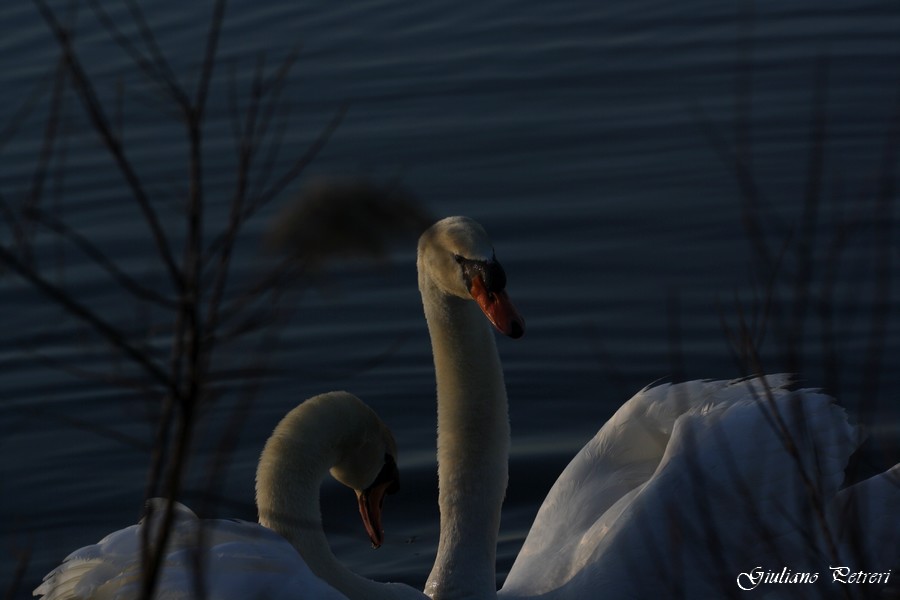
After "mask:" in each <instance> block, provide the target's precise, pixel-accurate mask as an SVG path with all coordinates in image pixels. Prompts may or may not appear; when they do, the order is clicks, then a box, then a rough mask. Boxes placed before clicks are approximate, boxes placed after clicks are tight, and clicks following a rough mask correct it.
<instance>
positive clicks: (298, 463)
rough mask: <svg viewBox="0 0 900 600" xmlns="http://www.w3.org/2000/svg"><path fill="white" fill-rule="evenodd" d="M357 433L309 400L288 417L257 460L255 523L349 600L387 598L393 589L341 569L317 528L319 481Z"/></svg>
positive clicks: (319, 523) (335, 414)
mask: <svg viewBox="0 0 900 600" xmlns="http://www.w3.org/2000/svg"><path fill="white" fill-rule="evenodd" d="M313 412H314V413H315V414H311V413H313ZM358 435H359V432H356V431H353V430H352V429H348V428H347V426H346V416H345V415H343V413H340V412H335V411H332V410H329V409H326V408H323V407H322V406H319V405H315V404H311V403H310V402H309V401H307V402H306V403H304V404H302V405H300V406H299V407H297V408H296V409H294V410H293V411H291V412H290V413H288V415H287V416H286V417H285V418H284V419H283V420H282V422H281V423H280V424H279V425H278V427H277V428H276V429H275V432H274V433H273V434H272V437H270V438H269V441H268V442H267V443H266V447H265V449H264V450H263V453H262V456H261V457H260V460H259V467H258V469H257V473H256V504H257V508H258V509H259V522H260V524H261V525H263V526H265V527H268V528H269V529H272V530H273V531H275V532H277V533H278V534H280V535H281V536H282V537H284V538H285V539H287V540H288V541H289V542H290V543H291V544H292V545H293V546H294V547H295V548H296V549H297V551H298V552H299V553H300V555H301V556H302V557H303V560H304V561H305V562H306V564H307V565H308V566H309V567H310V569H312V571H313V573H315V574H316V575H317V576H318V577H320V578H321V579H323V580H324V581H326V582H327V583H329V584H330V585H331V586H332V587H334V588H336V589H338V590H339V591H340V592H341V593H343V594H344V595H345V596H347V597H348V598H350V599H351V600H353V599H357V598H366V599H369V598H372V599H375V598H392V597H395V596H393V595H392V594H391V593H390V591H389V589H388V588H390V587H393V586H391V585H388V584H384V583H378V582H375V581H372V580H370V579H366V578H364V577H361V576H359V575H357V574H356V573H353V572H352V571H351V570H349V569H347V568H346V567H344V566H343V565H341V564H340V563H339V562H338V561H337V559H336V558H335V556H334V554H333V553H332V552H331V548H330V547H329V545H328V541H327V539H326V538H325V532H324V530H323V529H322V513H321V510H320V505H319V491H320V488H321V485H322V480H323V479H324V478H325V477H326V476H327V475H328V471H329V469H330V468H331V467H332V466H333V465H334V464H335V463H336V462H337V460H338V458H339V456H340V452H341V448H342V447H343V445H344V444H345V443H347V442H349V441H350V440H352V439H353V438H354V437H358ZM298 457H301V458H300V459H298Z"/></svg>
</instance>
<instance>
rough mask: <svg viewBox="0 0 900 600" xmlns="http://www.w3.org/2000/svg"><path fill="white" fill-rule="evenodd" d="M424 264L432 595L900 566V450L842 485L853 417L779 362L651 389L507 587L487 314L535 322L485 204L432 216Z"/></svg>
mask: <svg viewBox="0 0 900 600" xmlns="http://www.w3.org/2000/svg"><path fill="white" fill-rule="evenodd" d="M418 269H419V289H420V292H421V294H422V300H423V304H424V306H425V315H426V321H427V323H428V329H429V332H430V334H431V340H432V350H433V353H434V361H435V369H436V376H437V397H438V471H439V485H440V495H439V503H440V510H441V533H440V543H439V548H438V554H437V559H436V561H435V564H434V567H433V568H432V571H431V575H430V576H429V579H428V583H427V585H426V588H425V591H426V593H427V594H428V595H429V596H430V597H432V598H433V600H455V599H462V598H493V597H499V598H501V599H505V600H513V599H525V598H532V599H538V598H540V599H541V600H554V599H588V598H590V599H593V598H653V597H670V596H673V595H675V596H676V597H686V598H710V597H727V596H730V595H733V594H734V593H735V592H736V591H740V590H739V589H738V587H737V584H736V577H737V576H738V574H739V573H742V572H747V571H750V570H752V569H755V568H757V567H759V568H763V569H767V568H768V569H773V570H777V571H780V570H781V569H782V568H783V567H786V566H788V565H791V568H793V569H794V571H797V570H800V569H812V568H813V567H817V568H818V570H819V571H822V570H823V569H824V568H825V567H827V561H828V560H832V561H842V560H846V561H849V562H853V563H854V566H856V565H859V567H862V566H863V565H865V567H864V568H866V569H869V570H878V569H882V570H889V569H890V568H891V567H897V565H898V564H900V554H898V553H900V521H898V518H897V516H896V514H895V513H892V512H891V511H892V510H893V509H892V508H890V507H897V506H900V479H898V477H900V465H898V466H895V467H894V468H893V469H890V470H889V471H887V472H885V473H882V474H881V475H878V476H876V477H873V478H871V479H869V480H866V481H863V482H861V483H858V484H856V485H854V486H851V487H849V488H846V489H844V490H840V487H841V485H842V483H843V478H844V470H845V468H846V466H847V462H848V460H849V457H850V454H851V453H852V452H854V451H855V449H856V448H857V446H858V444H859V443H860V441H861V436H860V435H859V434H858V432H857V430H856V428H854V427H852V426H851V425H850V424H849V423H848V420H847V416H846V414H845V412H844V410H843V409H841V408H840V407H839V406H837V405H836V404H835V403H834V401H833V400H832V399H831V398H829V397H828V396H826V395H824V394H822V393H820V392H819V391H817V390H813V389H799V390H793V389H791V386H790V384H791V380H790V377H788V376H786V375H767V376H764V377H763V376H761V377H753V378H748V379H742V380H734V381H689V382H685V383H678V384H665V385H658V386H655V387H649V388H645V389H644V390H642V391H640V392H639V393H638V394H636V395H635V396H634V397H633V398H631V400H629V401H628V402H626V403H625V404H624V405H623V406H622V407H621V408H620V409H619V410H618V411H617V412H616V413H615V415H613V417H612V418H610V419H609V421H608V422H607V423H606V424H605V425H603V427H601V429H600V430H599V431H598V433H597V434H596V436H595V437H594V438H593V439H592V440H591V441H590V442H589V443H588V444H587V445H585V447H584V448H583V449H582V450H581V451H580V452H579V453H578V454H577V455H576V456H575V458H574V459H573V460H572V461H571V463H570V464H569V465H568V467H567V468H566V469H565V470H564V471H563V473H562V474H561V475H560V477H559V479H558V480H557V482H556V483H555V484H554V486H553V487H552V489H551V491H550V492H549V494H548V496H547V498H546V499H545V501H544V503H543V504H542V506H541V508H540V510H539V512H538V515H537V517H536V518H535V521H534V524H533V526H532V528H531V530H530V532H529V534H528V536H527V538H526V540H525V543H524V546H523V547H522V549H521V552H520V553H519V555H518V557H517V559H516V561H515V563H514V565H513V567H512V569H511V570H510V572H509V575H508V576H507V578H506V581H505V582H504V585H503V588H502V589H501V590H500V591H499V592H495V590H494V587H493V586H492V580H493V578H494V576H495V572H494V570H493V569H494V554H493V553H494V548H495V545H496V540H497V532H498V526H499V520H498V519H499V511H500V506H501V504H502V501H503V497H504V493H505V489H506V482H507V470H506V463H507V459H508V450H509V423H508V414H507V396H506V389H505V384H504V381H503V373H502V368H501V366H500V361H499V358H498V356H497V349H496V345H495V343H494V341H493V337H492V334H491V331H490V325H489V324H488V322H490V323H491V324H493V325H494V327H495V328H496V329H497V330H498V331H500V332H501V333H504V334H506V335H509V336H510V337H519V336H521V335H522V333H524V321H523V320H522V319H521V317H520V316H519V315H518V313H517V312H516V311H515V309H514V308H512V305H511V303H510V302H509V299H508V296H507V295H506V291H505V285H506V275H505V273H504V272H503V271H502V269H501V268H500V266H499V262H497V260H496V257H495V255H494V250H493V247H492V244H491V242H490V239H489V238H488V237H487V234H486V232H485V231H484V229H483V228H482V227H481V226H480V225H479V224H477V223H476V222H474V221H472V220H471V219H467V218H465V217H450V218H448V219H444V220H442V221H439V222H438V223H436V224H435V225H433V226H432V228H431V229H430V230H428V231H426V232H425V234H423V236H422V237H421V238H420V242H419V253H418ZM485 282H488V284H487V285H486V284H485ZM485 290H486V291H485ZM471 300H475V302H472V301H471ZM479 309H480V310H479ZM481 313H483V314H481ZM485 316H486V317H487V320H485V318H484V317H485ZM848 507H855V509H854V510H848ZM856 509H858V510H856ZM861 532H862V533H861ZM823 560H825V561H826V563H824V566H823V563H822V561H823ZM849 562H848V564H849ZM825 580H826V578H825V577H823V578H822V581H825ZM791 591H794V590H793V589H792V590H791ZM800 593H803V594H810V597H817V595H819V596H821V595H822V593H823V592H822V588H821V587H816V586H812V587H809V588H806V590H803V591H801V592H800Z"/></svg>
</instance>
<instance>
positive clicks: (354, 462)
mask: <svg viewBox="0 0 900 600" xmlns="http://www.w3.org/2000/svg"><path fill="white" fill-rule="evenodd" d="M348 395H349V394H348ZM353 398H355V396H353ZM359 404H360V405H361V407H362V408H361V410H362V409H364V411H363V412H364V413H366V414H365V417H364V418H365V419H366V421H367V422H366V424H365V425H366V426H365V427H364V428H363V429H362V435H361V436H359V437H358V438H357V439H354V440H353V441H352V442H350V443H349V444H347V445H345V447H344V448H343V451H342V453H341V456H340V458H339V459H338V461H337V462H336V463H335V465H334V466H333V467H332V468H331V476H332V477H334V478H335V479H336V480H338V481H339V482H341V483H342V484H344V485H346V486H347V487H349V488H351V489H352V490H353V491H354V492H355V493H356V499H357V502H358V503H359V515H360V517H362V521H363V525H364V526H365V528H366V532H367V533H368V534H369V539H370V540H371V541H372V546H373V547H374V548H378V547H379V546H381V544H382V543H383V542H384V529H383V528H382V525H381V512H382V509H383V507H384V497H385V496H386V495H388V494H394V493H396V492H397V491H398V490H399V489H400V473H399V471H398V470H397V443H396V442H395V441H394V436H393V434H392V433H391V431H390V429H388V427H387V425H385V424H384V423H383V422H382V421H381V419H379V418H378V416H377V415H376V414H375V412H374V411H372V410H371V409H370V408H369V407H368V406H365V405H364V404H363V403H362V402H361V401H359Z"/></svg>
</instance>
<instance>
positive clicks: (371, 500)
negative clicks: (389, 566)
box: [356, 456, 400, 548]
mask: <svg viewBox="0 0 900 600" xmlns="http://www.w3.org/2000/svg"><path fill="white" fill-rule="evenodd" d="M399 489H400V473H399V472H398V471H397V464H396V463H395V462H394V459H393V458H392V457H390V456H385V464H384V468H382V469H381V472H380V473H379V474H378V477H376V478H375V482H374V483H373V484H372V485H370V486H369V487H368V488H366V489H365V490H363V491H361V492H360V491H357V492H356V499H357V501H358V502H359V516H361V517H362V522H363V525H364V526H365V528H366V533H368V534H369V539H370V540H372V547H373V548H378V547H379V546H381V544H383V543H384V528H383V527H382V526H381V510H382V508H383V507H384V496H385V495H386V494H394V493H396V492H397V490H399Z"/></svg>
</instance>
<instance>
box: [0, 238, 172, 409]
mask: <svg viewBox="0 0 900 600" xmlns="http://www.w3.org/2000/svg"><path fill="white" fill-rule="evenodd" d="M0 261H2V262H3V264H5V265H6V266H7V267H9V268H10V269H12V270H13V271H15V272H16V273H17V274H18V275H19V276H20V277H21V278H22V279H24V280H26V281H27V282H28V283H29V284H31V285H32V286H33V287H34V288H35V289H37V290H38V291H40V292H41V293H42V294H44V295H45V296H47V297H48V298H49V299H50V300H52V301H53V302H54V303H55V304H57V305H59V306H60V307H62V308H64V309H65V310H66V312H68V313H69V314H71V315H72V316H73V317H75V318H76V319H78V320H80V321H83V322H85V323H87V324H88V325H90V326H91V328H92V329H93V330H94V331H96V332H97V334H98V335H100V336H101V337H103V338H104V339H106V341H107V342H108V343H109V344H110V345H111V346H113V347H114V348H117V349H119V350H120V351H121V352H122V353H123V354H124V355H125V356H127V357H128V358H130V359H131V360H132V362H134V363H135V364H137V365H138V366H140V367H141V368H142V369H143V370H144V371H145V372H146V373H147V374H148V375H149V376H150V377H151V379H154V380H156V381H157V383H159V384H160V385H161V386H162V387H163V388H164V389H166V390H169V391H170V393H172V394H174V395H176V396H177V395H178V394H179V392H178V389H177V387H176V386H175V384H174V380H172V379H170V378H169V376H168V375H167V374H166V372H165V371H163V370H162V369H160V367H159V365H157V364H156V363H155V362H154V361H153V359H151V358H150V357H149V356H147V355H146V354H145V353H144V352H142V351H140V350H138V349H137V348H136V347H135V346H133V345H132V344H131V343H130V342H129V341H128V340H126V339H125V338H124V337H123V336H122V334H121V332H119V331H118V330H117V329H116V328H115V327H113V326H112V325H110V324H109V323H107V322H106V321H104V320H103V319H101V318H100V317H99V316H98V315H97V314H96V313H94V312H93V311H91V310H90V309H89V308H87V307H86V306H84V305H82V304H80V303H79V302H76V301H75V299H74V298H72V296H70V295H69V294H67V293H66V292H65V290H63V289H60V288H59V287H57V286H55V285H53V284H52V283H50V282H49V281H47V280H46V279H44V278H43V277H42V276H41V275H39V274H38V273H37V272H35V271H34V270H33V269H31V268H30V267H28V266H27V265H26V264H24V263H23V262H22V261H20V260H19V259H18V258H17V257H16V255H15V254H13V253H12V252H10V251H9V250H8V249H7V248H6V247H5V246H2V245H0Z"/></svg>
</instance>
